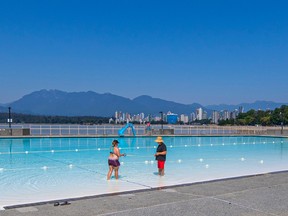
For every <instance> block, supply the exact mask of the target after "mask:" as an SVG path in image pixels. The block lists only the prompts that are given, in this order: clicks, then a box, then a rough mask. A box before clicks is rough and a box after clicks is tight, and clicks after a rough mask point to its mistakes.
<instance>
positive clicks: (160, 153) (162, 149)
mask: <svg viewBox="0 0 288 216" xmlns="http://www.w3.org/2000/svg"><path fill="white" fill-rule="evenodd" d="M155 142H157V143H158V147H157V151H156V154H155V157H156V160H157V161H158V174H159V175H160V176H164V165H165V161H166V154H167V148H166V145H165V144H164V141H163V139H162V137H160V136H159V137H157V139H156V140H155Z"/></svg>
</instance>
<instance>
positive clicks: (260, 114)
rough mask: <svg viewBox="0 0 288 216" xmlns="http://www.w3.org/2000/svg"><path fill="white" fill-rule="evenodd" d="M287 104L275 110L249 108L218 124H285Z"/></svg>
mask: <svg viewBox="0 0 288 216" xmlns="http://www.w3.org/2000/svg"><path fill="white" fill-rule="evenodd" d="M287 123H288V106H286V105H283V106H281V107H280V108H276V109H275V110H272V111H271V110H266V111H263V110H253V109H252V110H249V111H248V112H246V113H240V114H239V115H238V116H237V118H236V119H226V120H221V121H219V123H218V125H262V126H275V125H287Z"/></svg>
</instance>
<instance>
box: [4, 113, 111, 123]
mask: <svg viewBox="0 0 288 216" xmlns="http://www.w3.org/2000/svg"><path fill="white" fill-rule="evenodd" d="M7 119H8V114H7V113H0V123H2V124H3V123H7ZM12 119H13V124H17V123H21V124H88V125H93V124H103V123H108V122H109V119H110V118H108V117H95V116H46V115H29V114H20V113H13V114H12Z"/></svg>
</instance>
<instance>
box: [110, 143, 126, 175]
mask: <svg viewBox="0 0 288 216" xmlns="http://www.w3.org/2000/svg"><path fill="white" fill-rule="evenodd" d="M118 143H119V142H118V140H113V142H112V146H111V147H110V154H109V158H108V165H109V171H108V174H107V180H110V178H111V175H112V172H113V170H114V175H115V179H118V177H119V176H118V171H119V167H120V162H119V158H120V157H121V156H126V154H120V150H119V148H118Z"/></svg>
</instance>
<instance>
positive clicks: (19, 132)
mask: <svg viewBox="0 0 288 216" xmlns="http://www.w3.org/2000/svg"><path fill="white" fill-rule="evenodd" d="M29 135H30V128H21V129H0V136H29Z"/></svg>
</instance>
